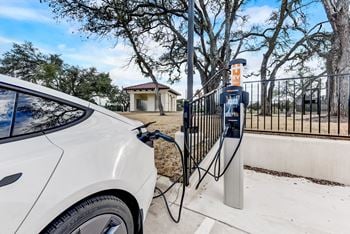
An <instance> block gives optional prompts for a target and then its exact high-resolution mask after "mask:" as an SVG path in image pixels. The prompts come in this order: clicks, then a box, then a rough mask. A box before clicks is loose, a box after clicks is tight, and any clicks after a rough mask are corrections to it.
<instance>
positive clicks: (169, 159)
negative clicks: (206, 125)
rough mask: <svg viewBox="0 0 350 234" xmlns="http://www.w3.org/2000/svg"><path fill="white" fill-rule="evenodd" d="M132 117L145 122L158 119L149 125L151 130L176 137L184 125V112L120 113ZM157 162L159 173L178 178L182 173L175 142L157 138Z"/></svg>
mask: <svg viewBox="0 0 350 234" xmlns="http://www.w3.org/2000/svg"><path fill="white" fill-rule="evenodd" d="M118 114H121V115H124V116H126V117H128V118H130V119H135V120H139V121H141V122H143V123H148V122H152V121H156V123H154V124H152V125H151V126H149V127H148V130H149V131H154V130H157V129H158V130H160V131H161V132H163V133H165V134H167V135H170V136H172V137H175V133H176V132H177V131H179V130H180V127H181V125H182V112H171V113H166V115H165V116H160V115H159V113H144V112H124V113H118ZM154 153H155V164H156V167H157V169H158V174H160V175H163V176H167V177H170V178H171V179H172V180H175V179H177V178H178V177H179V176H180V175H181V174H182V170H181V162H180V157H179V156H180V155H179V153H178V151H177V149H176V148H175V146H174V145H173V144H170V143H168V142H165V141H163V140H157V141H155V144H154Z"/></svg>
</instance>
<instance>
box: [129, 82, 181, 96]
mask: <svg viewBox="0 0 350 234" xmlns="http://www.w3.org/2000/svg"><path fill="white" fill-rule="evenodd" d="M155 88H156V85H155V84H154V83H153V82H148V83H144V84H138V85H132V86H129V87H125V88H124V90H135V91H136V90H154V89H155ZM158 88H159V89H169V92H171V93H173V94H175V95H177V96H179V95H181V94H180V93H178V92H176V91H175V90H173V89H171V88H170V87H169V86H166V85H164V84H160V83H158Z"/></svg>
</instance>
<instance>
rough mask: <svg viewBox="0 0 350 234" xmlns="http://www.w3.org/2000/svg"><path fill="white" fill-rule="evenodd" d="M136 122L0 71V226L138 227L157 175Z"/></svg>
mask: <svg viewBox="0 0 350 234" xmlns="http://www.w3.org/2000/svg"><path fill="white" fill-rule="evenodd" d="M139 125H141V123H140V122H136V121H133V120H129V119H127V118H125V117H123V116H120V115H118V114H115V113H113V112H110V111H108V110H105V109H103V108H101V107H98V106H96V105H94V104H91V103H89V102H86V101H84V100H81V99H78V98H75V97H72V96H69V95H67V94H64V93H61V92H58V91H55V90H52V89H48V88H45V87H42V86H39V85H35V84H32V83H29V82H25V81H22V80H19V79H16V78H12V77H8V76H4V75H0V233H1V234H12V233H21V234H22V233H23V234H36V233H63V234H66V233H74V234H78V233H79V234H97V233H98V234H101V233H106V234H111V233H128V234H133V233H142V224H143V221H144V219H145V215H146V213H147V210H148V208H149V205H150V203H151V200H152V197H153V192H154V186H155V182H156V175H157V174H156V168H155V166H154V159H153V149H152V148H151V147H149V146H148V145H146V144H144V143H143V142H141V141H140V140H139V139H138V138H137V136H136V135H137V132H136V131H132V129H134V128H135V127H137V126H139Z"/></svg>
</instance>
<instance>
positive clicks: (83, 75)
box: [0, 42, 119, 103]
mask: <svg viewBox="0 0 350 234" xmlns="http://www.w3.org/2000/svg"><path fill="white" fill-rule="evenodd" d="M0 72H1V73H3V74H7V75H10V76H14V77H17V78H20V79H23V80H26V81H30V82H33V83H38V84H41V85H44V86H46V87H49V88H53V89H56V90H59V91H61V92H64V93H67V94H69V95H73V96H76V97H79V98H82V99H85V100H87V101H90V102H94V103H96V98H106V99H108V98H110V99H113V98H114V97H113V95H114V94H115V95H117V94H118V92H115V90H116V89H118V88H117V87H116V86H114V85H112V80H111V78H110V77H109V74H108V73H100V72H97V70H96V68H93V67H92V68H85V69H83V68H79V67H77V66H70V65H68V64H65V63H64V61H63V60H62V59H61V58H60V56H59V55H57V54H43V53H41V52H40V51H39V49H37V48H35V47H34V46H33V44H32V43H30V42H25V43H24V44H16V43H14V44H13V47H12V49H11V50H10V51H8V52H6V53H4V55H3V58H1V59H0ZM118 95H119V94H118Z"/></svg>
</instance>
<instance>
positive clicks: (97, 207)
mask: <svg viewBox="0 0 350 234" xmlns="http://www.w3.org/2000/svg"><path fill="white" fill-rule="evenodd" d="M42 233H44V234H62V233H71V234H96V233H103V234H133V233H134V222H133V218H132V214H131V212H130V210H129V208H128V206H127V205H126V204H125V203H124V202H123V201H122V200H120V199H119V198H117V197H114V196H108V195H106V196H97V197H92V198H89V199H87V200H84V201H82V202H80V203H78V204H77V205H75V206H73V207H71V208H70V209H69V210H67V211H66V212H64V213H63V214H62V215H61V216H60V217H58V218H57V219H55V220H54V221H53V222H52V223H51V224H50V225H49V226H48V227H47V228H46V229H45V230H44V231H43V232H42Z"/></svg>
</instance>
